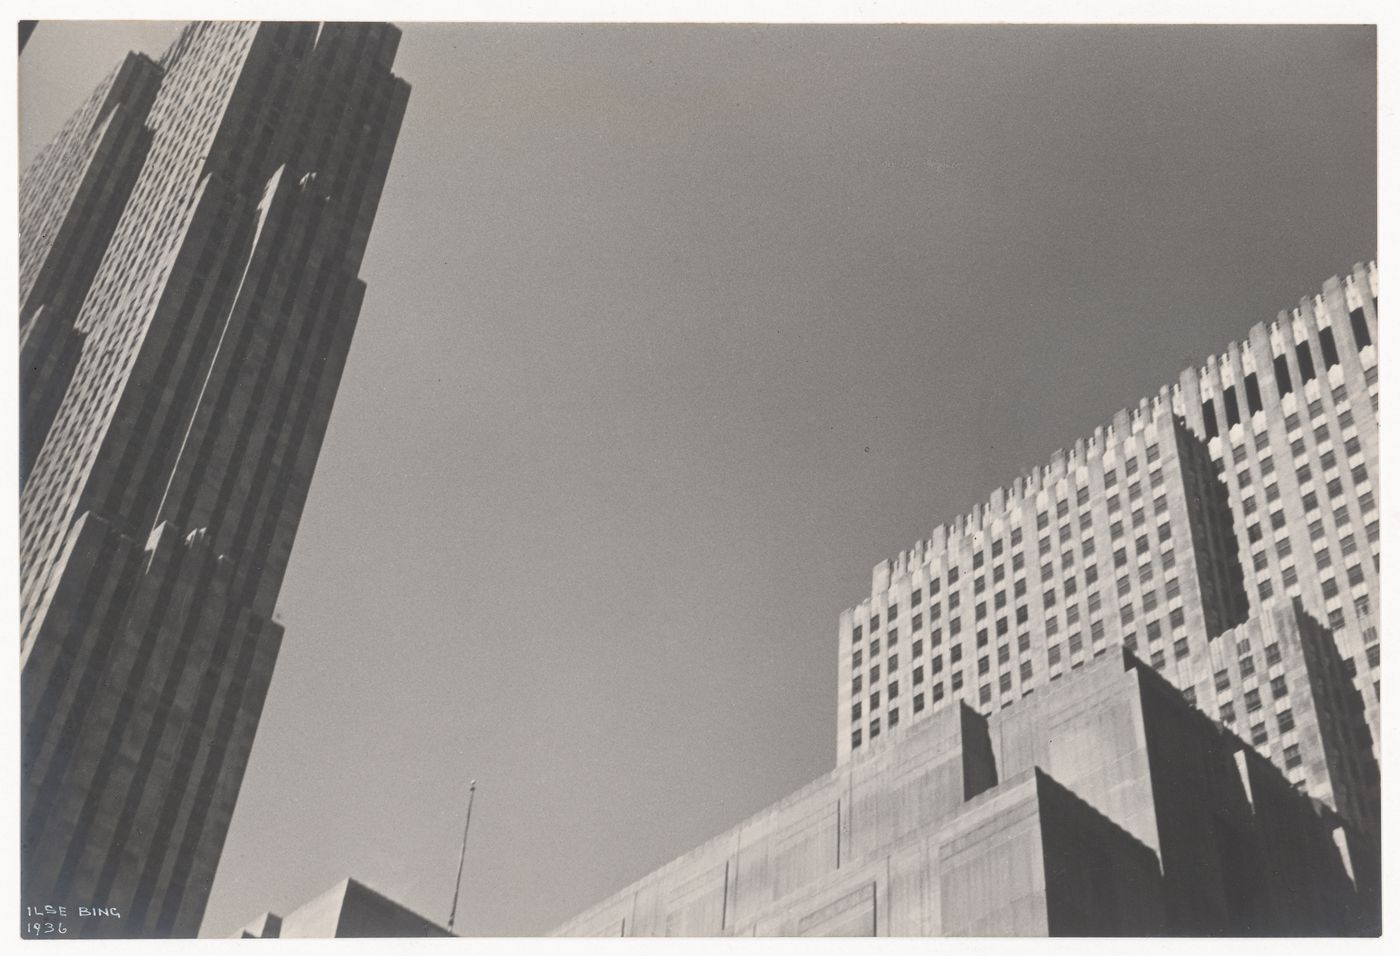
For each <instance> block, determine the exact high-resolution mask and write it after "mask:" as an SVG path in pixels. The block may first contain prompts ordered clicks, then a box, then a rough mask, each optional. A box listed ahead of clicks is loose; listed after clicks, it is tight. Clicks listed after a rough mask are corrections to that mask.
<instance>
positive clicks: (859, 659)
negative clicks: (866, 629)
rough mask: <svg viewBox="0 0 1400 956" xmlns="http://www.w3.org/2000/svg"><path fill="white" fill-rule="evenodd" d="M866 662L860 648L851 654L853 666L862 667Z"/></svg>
mask: <svg viewBox="0 0 1400 956" xmlns="http://www.w3.org/2000/svg"><path fill="white" fill-rule="evenodd" d="M864 662H865V658H864V657H863V656H862V655H861V652H860V648H856V649H855V651H853V652H852V653H851V666H852V667H860V665H861V664H863V663H864Z"/></svg>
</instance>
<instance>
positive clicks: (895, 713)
mask: <svg viewBox="0 0 1400 956" xmlns="http://www.w3.org/2000/svg"><path fill="white" fill-rule="evenodd" d="M889 718H890V719H889V724H890V727H891V728H892V729H893V728H895V727H898V726H899V709H898V708H894V709H892V710H891V711H890V713H889Z"/></svg>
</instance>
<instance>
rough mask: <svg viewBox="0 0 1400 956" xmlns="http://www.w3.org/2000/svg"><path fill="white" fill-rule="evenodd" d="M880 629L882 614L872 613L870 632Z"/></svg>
mask: <svg viewBox="0 0 1400 956" xmlns="http://www.w3.org/2000/svg"><path fill="white" fill-rule="evenodd" d="M879 629H880V615H878V614H872V615H870V633H871V634H874V633H875V632H876V631H878V630H879Z"/></svg>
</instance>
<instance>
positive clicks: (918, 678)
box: [914, 665, 924, 687]
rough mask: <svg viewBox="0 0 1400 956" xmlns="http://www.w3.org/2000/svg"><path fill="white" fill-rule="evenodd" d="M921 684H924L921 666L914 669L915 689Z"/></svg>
mask: <svg viewBox="0 0 1400 956" xmlns="http://www.w3.org/2000/svg"><path fill="white" fill-rule="evenodd" d="M923 682H924V669H923V667H922V665H921V666H919V667H916V668H914V686H916V687H917V686H918V685H919V684H922V683H923Z"/></svg>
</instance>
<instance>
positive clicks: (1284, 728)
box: [1278, 709, 1294, 734]
mask: <svg viewBox="0 0 1400 956" xmlns="http://www.w3.org/2000/svg"><path fill="white" fill-rule="evenodd" d="M1293 727H1294V724H1293V711H1292V710H1291V709H1289V710H1281V711H1279V715H1278V729H1279V733H1281V734H1286V733H1288V732H1289V731H1290V730H1292V729H1293Z"/></svg>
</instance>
